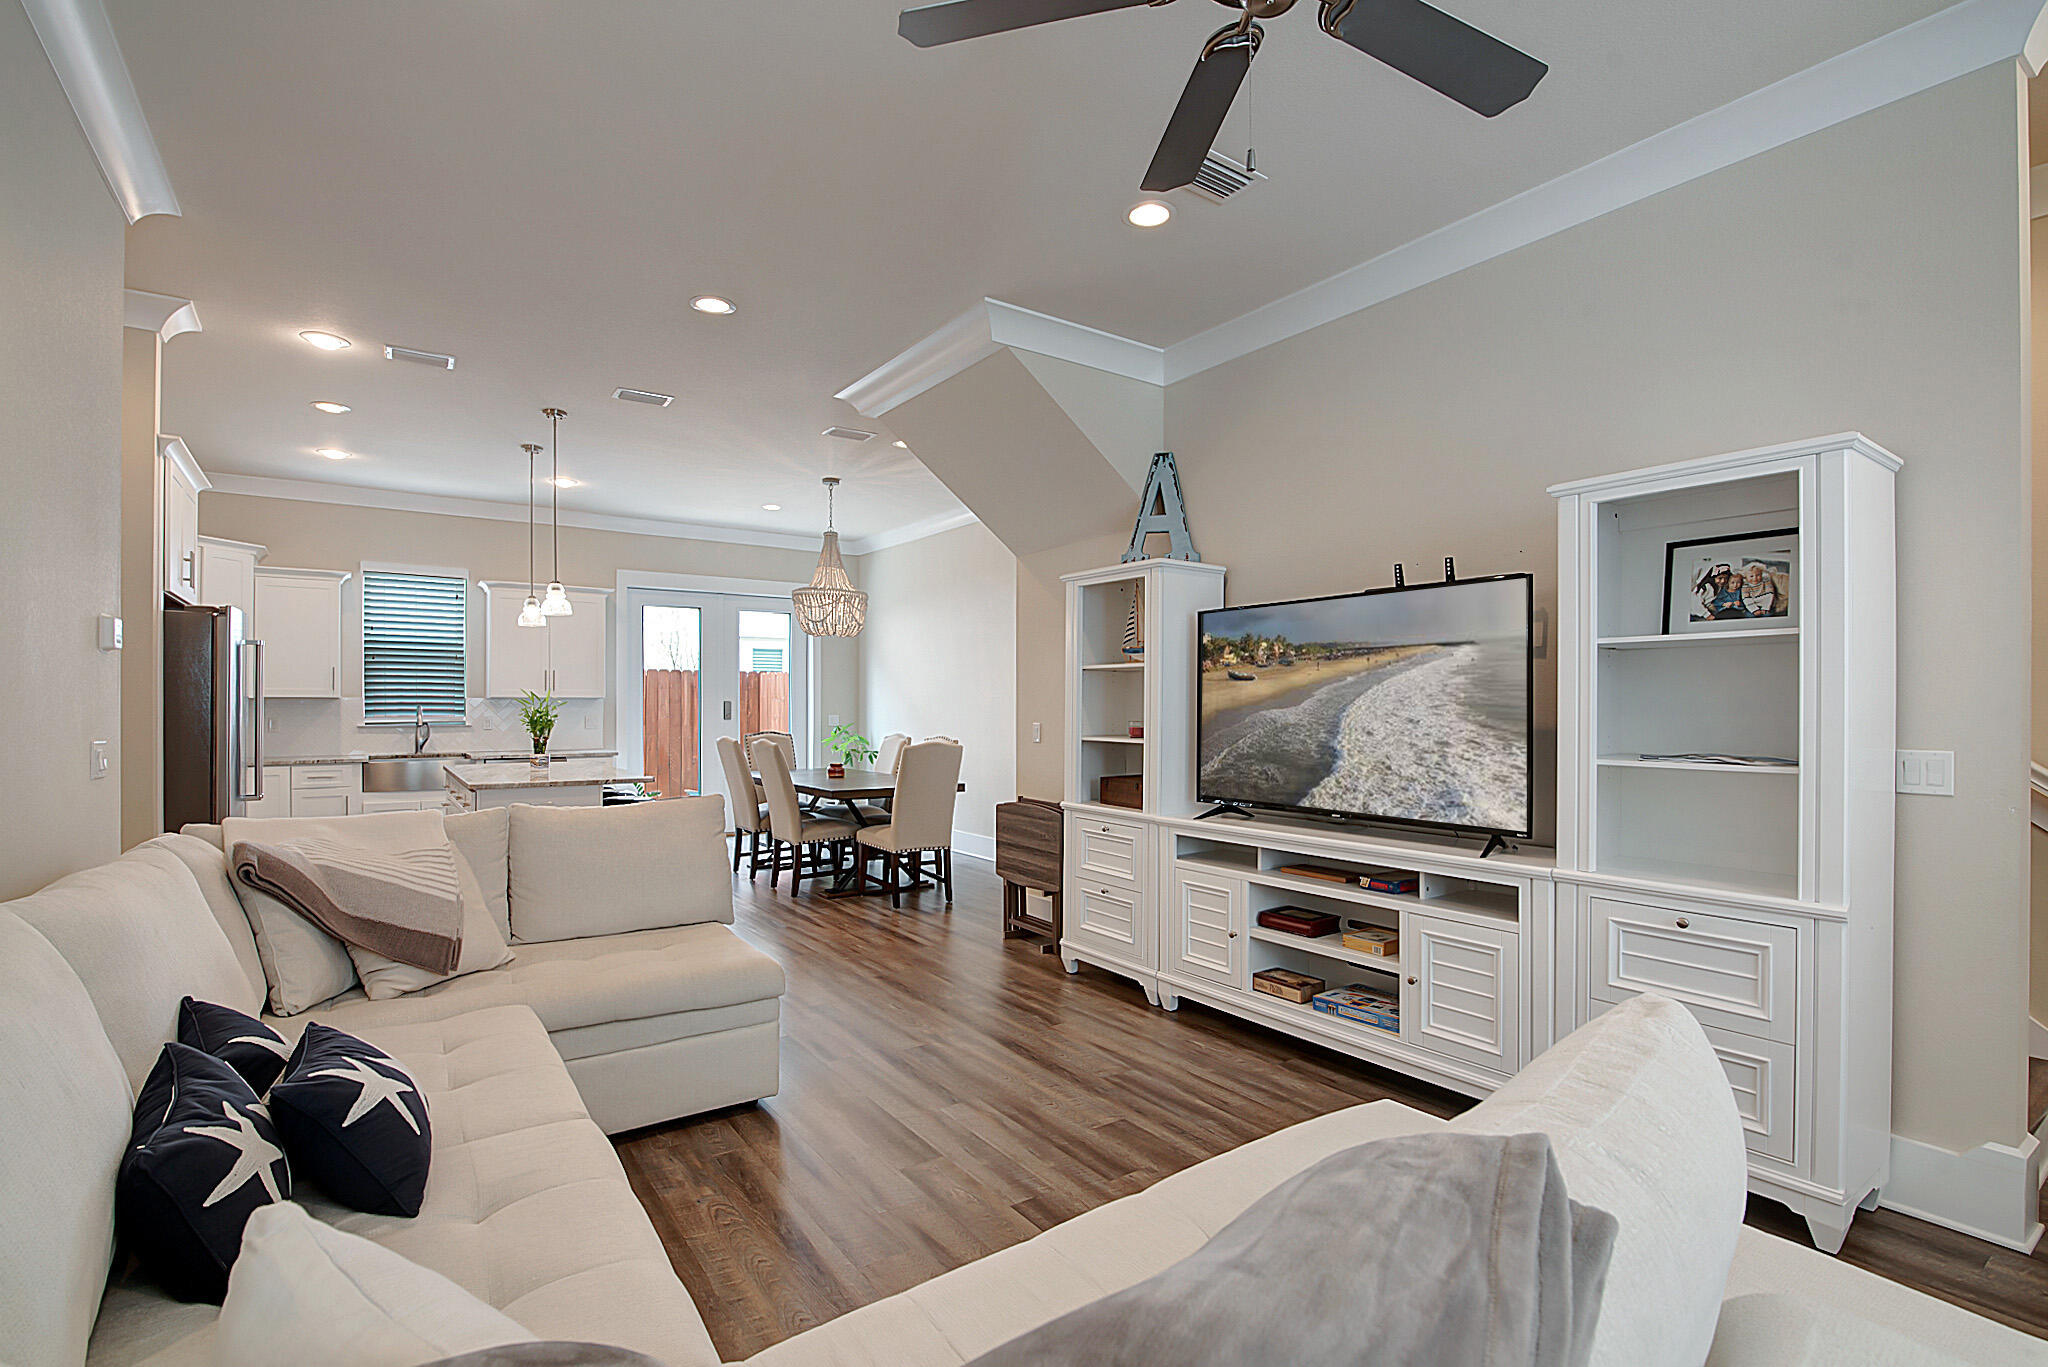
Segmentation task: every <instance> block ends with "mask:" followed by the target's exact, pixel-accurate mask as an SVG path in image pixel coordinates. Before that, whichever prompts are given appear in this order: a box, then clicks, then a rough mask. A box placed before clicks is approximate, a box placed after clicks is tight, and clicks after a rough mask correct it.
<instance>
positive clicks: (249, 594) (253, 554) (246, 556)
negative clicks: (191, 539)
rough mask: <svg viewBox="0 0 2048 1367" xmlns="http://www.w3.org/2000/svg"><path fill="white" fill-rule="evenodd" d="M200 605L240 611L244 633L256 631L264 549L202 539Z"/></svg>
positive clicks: (215, 537) (244, 543)
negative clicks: (259, 572) (258, 570)
mask: <svg viewBox="0 0 2048 1367" xmlns="http://www.w3.org/2000/svg"><path fill="white" fill-rule="evenodd" d="M198 544H199V601H200V602H202V603H204V604H206V605H207V606H208V607H216V608H240V609H241V610H242V631H243V634H244V635H246V636H249V637H252V638H254V637H257V636H260V635H261V633H260V632H258V631H257V630H256V565H257V562H258V561H260V560H262V559H263V555H264V548H263V547H261V546H252V545H250V544H249V543H248V542H246V541H228V540H225V539H223V538H221V537H217V536H202V537H200V538H199V543H198Z"/></svg>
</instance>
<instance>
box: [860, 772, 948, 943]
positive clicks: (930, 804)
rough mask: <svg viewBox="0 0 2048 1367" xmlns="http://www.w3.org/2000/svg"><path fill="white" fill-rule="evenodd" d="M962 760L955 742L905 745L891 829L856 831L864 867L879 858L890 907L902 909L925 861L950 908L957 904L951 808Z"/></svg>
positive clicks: (876, 828) (874, 827)
mask: <svg viewBox="0 0 2048 1367" xmlns="http://www.w3.org/2000/svg"><path fill="white" fill-rule="evenodd" d="M960 756H961V750H960V746H959V744H958V743H957V742H950V741H921V742H919V743H918V744H916V745H909V746H905V747H904V750H903V755H902V758H901V759H899V760H898V761H897V762H896V802H895V806H894V808H893V809H892V810H891V812H890V814H889V822H888V824H887V825H885V826H863V827H861V828H860V829H859V830H858V831H855V832H854V836H853V838H854V843H855V845H856V846H858V851H857V853H858V856H859V858H860V859H861V862H862V863H863V865H865V863H866V861H867V857H868V855H869V854H870V853H874V854H878V855H880V856H881V858H882V865H883V870H884V874H885V882H884V883H883V886H884V887H886V888H887V889H888V891H889V905H890V906H892V907H900V906H902V905H903V889H904V888H905V886H906V885H907V884H914V883H916V882H917V881H918V880H919V879H920V878H922V877H923V876H924V874H925V862H926V859H927V857H929V859H930V862H931V870H930V872H931V877H932V880H933V881H934V882H936V883H938V884H939V885H940V886H941V887H943V888H945V890H946V905H947V906H951V905H952V904H953V806H954V803H955V802H956V801H957V800H958V798H959V787H960ZM906 871H907V872H908V874H909V878H908V879H907V880H906V879H905V877H904V874H905V872H906ZM862 876H863V877H865V876H866V875H865V871H863V875H862Z"/></svg>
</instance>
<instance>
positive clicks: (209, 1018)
mask: <svg viewBox="0 0 2048 1367" xmlns="http://www.w3.org/2000/svg"><path fill="white" fill-rule="evenodd" d="M178 1043H180V1044H189V1045H191V1046H192V1047H193V1048H194V1049H199V1050H203V1051H204V1052H206V1053H209V1054H212V1055H213V1056H214V1057H215V1058H217V1059H219V1060H220V1061H221V1062H223V1063H225V1064H227V1065H228V1066H229V1067H230V1068H233V1069H234V1070H235V1071H236V1072H238V1073H240V1074H241V1075H242V1080H243V1081H244V1082H246V1083H248V1084H249V1089H250V1090H251V1091H253V1092H255V1093H256V1095H257V1096H262V1095H263V1094H264V1093H265V1092H267V1091H269V1090H270V1084H271V1083H273V1082H275V1081H277V1078H278V1074H280V1073H282V1072H283V1071H284V1064H285V1060H286V1059H288V1058H290V1057H291V1056H292V1046H291V1045H290V1044H289V1043H288V1042H286V1040H285V1037H284V1036H283V1035H280V1034H278V1033H277V1031H275V1030H273V1029H271V1028H270V1027H269V1026H267V1025H265V1024H264V1023H263V1022H262V1021H260V1020H257V1019H256V1018H255V1017H254V1016H247V1015H244V1014H242V1013H241V1012H240V1011H237V1010H235V1008H233V1007H232V1006H216V1005H215V1004H214V1003H212V1002H202V1001H195V1000H194V999H193V998H191V997H187V998H185V1000H183V1001H181V1002H179V1003H178Z"/></svg>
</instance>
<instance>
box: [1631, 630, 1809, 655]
mask: <svg viewBox="0 0 2048 1367" xmlns="http://www.w3.org/2000/svg"><path fill="white" fill-rule="evenodd" d="M1798 639H1799V628H1798V627H1759V628H1756V629H1754V630H1750V631H1699V632H1687V633H1685V634H1684V635H1655V636H1602V637H1601V638H1600V639H1599V640H1598V641H1596V642H1595V643H1594V644H1596V645H1598V646H1599V647H1600V649H1602V650H1668V649H1672V648H1674V647H1686V648H1692V647H1698V646H1727V645H1750V644H1753V643H1755V642H1758V641H1797V640H1798Z"/></svg>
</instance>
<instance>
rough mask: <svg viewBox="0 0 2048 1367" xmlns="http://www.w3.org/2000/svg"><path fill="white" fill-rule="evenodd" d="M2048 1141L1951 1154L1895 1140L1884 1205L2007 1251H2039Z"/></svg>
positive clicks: (2031, 1138) (1982, 1146) (1986, 1146)
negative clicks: (2043, 1167)
mask: <svg viewBox="0 0 2048 1367" xmlns="http://www.w3.org/2000/svg"><path fill="white" fill-rule="evenodd" d="M2041 1162H2042V1150H2041V1141H2040V1140H2038V1139H2036V1138H2035V1137H2034V1136H2033V1135H2028V1136H2027V1137H2026V1138H2025V1139H2023V1140H2021V1141H2020V1143H2019V1144H2018V1145H2007V1144H1980V1145H1978V1146H1977V1147H1976V1148H1974V1149H1970V1150H1967V1151H1966V1152H1963V1153H1950V1152H1949V1151H1948V1150H1947V1149H1944V1148H1939V1147H1937V1146H1935V1145H1933V1144H1923V1143H1921V1142H1920V1141H1918V1140H1915V1139H1906V1138H1903V1137H1901V1136H1899V1135H1893V1136H1892V1172H1891V1180H1890V1181H1889V1182H1886V1183H1885V1186H1884V1194H1883V1198H1882V1201H1881V1204H1882V1205H1883V1206H1884V1207H1885V1209H1887V1210H1895V1211H1898V1212H1899V1213H1900V1214H1901V1215H1910V1216H1912V1217H1913V1218H1914V1219H1916V1220H1925V1221H1927V1222H1928V1223H1929V1224H1935V1225H1940V1226H1941V1227H1942V1228H1944V1229H1953V1230H1955V1231H1957V1232H1958V1233H1962V1234H1968V1235H1970V1236H1971V1237H1973V1238H1978V1239H1982V1240H1984V1241H1985V1242H1987V1243H1993V1244H1997V1245H1998V1246H1999V1247H2001V1248H2010V1249H2014V1250H2017V1251H2018V1252H2021V1253H2032V1252H2033V1251H2034V1245H2035V1244H2037V1243H2039V1242H2040V1241H2041V1221H2040V1218H2039V1215H2038V1211H2039V1208H2040V1191H2041Z"/></svg>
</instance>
